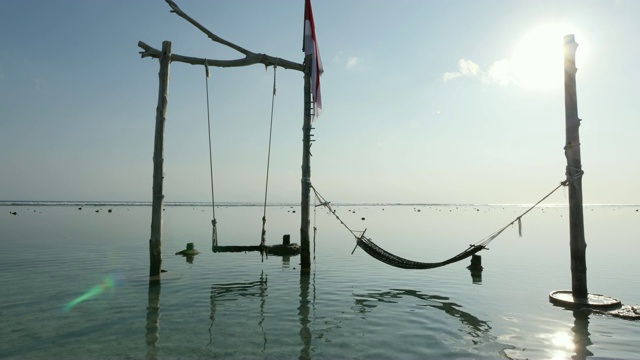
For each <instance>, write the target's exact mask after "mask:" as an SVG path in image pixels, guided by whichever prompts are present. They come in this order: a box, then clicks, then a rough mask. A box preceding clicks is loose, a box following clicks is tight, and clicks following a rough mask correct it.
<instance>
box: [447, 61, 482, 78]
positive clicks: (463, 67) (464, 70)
mask: <svg viewBox="0 0 640 360" xmlns="http://www.w3.org/2000/svg"><path fill="white" fill-rule="evenodd" d="M479 73H480V66H478V64H476V63H474V62H473V61H471V60H467V59H460V60H458V71H455V72H446V73H444V75H443V76H442V79H443V80H444V81H449V80H453V79H456V78H459V77H461V76H471V77H473V76H477V75H478V74H479Z"/></svg>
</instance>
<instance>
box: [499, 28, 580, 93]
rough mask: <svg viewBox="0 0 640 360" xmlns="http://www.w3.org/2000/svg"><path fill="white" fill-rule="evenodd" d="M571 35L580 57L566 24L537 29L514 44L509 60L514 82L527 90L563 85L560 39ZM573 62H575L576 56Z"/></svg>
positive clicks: (571, 30) (574, 30)
mask: <svg viewBox="0 0 640 360" xmlns="http://www.w3.org/2000/svg"><path fill="white" fill-rule="evenodd" d="M568 34H575V35H576V41H577V42H579V45H580V46H579V47H578V49H579V50H578V54H580V56H582V55H583V52H582V51H580V50H583V44H582V43H580V41H581V38H580V35H579V34H576V29H575V28H574V27H573V26H571V25H569V24H561V23H555V24H544V25H539V26H537V27H535V28H534V29H532V30H531V31H529V32H528V33H526V34H525V35H524V36H523V37H522V38H521V39H520V41H519V42H518V43H517V44H516V46H515V49H514V51H513V56H512V59H511V63H512V72H513V77H514V79H513V80H514V81H515V83H516V84H518V85H519V86H521V87H523V88H526V89H531V90H542V91H545V90H552V89H556V88H559V87H562V85H563V71H564V60H563V57H564V55H563V47H562V45H563V38H564V36H565V35H568ZM576 58H579V56H578V55H576Z"/></svg>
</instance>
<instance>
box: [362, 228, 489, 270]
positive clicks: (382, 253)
mask: <svg viewBox="0 0 640 360" xmlns="http://www.w3.org/2000/svg"><path fill="white" fill-rule="evenodd" d="M357 243H358V246H359V247H360V248H361V249H362V250H364V251H365V252H366V253H367V254H369V255H371V257H373V258H375V259H377V260H379V261H381V262H383V263H385V264H387V265H391V266H395V267H397V268H401V269H418V270H420V269H423V270H424V269H435V268H438V267H441V266H445V265H449V264H453V263H455V262H458V261H460V260H464V259H466V258H468V257H470V256H471V255H473V254H476V253H477V252H479V251H482V250H484V249H485V248H486V247H485V246H484V245H470V246H469V248H468V249H467V250H465V251H463V252H461V253H459V254H458V255H456V256H454V257H452V258H450V259H447V260H444V261H441V262H436V263H425V262H418V261H413V260H408V259H405V258H401V257H400V256H397V255H394V254H392V253H390V252H388V251H386V250H385V249H383V248H381V247H380V246H378V245H376V244H375V243H374V242H373V241H371V239H369V238H367V237H365V236H360V237H359V238H358V239H357Z"/></svg>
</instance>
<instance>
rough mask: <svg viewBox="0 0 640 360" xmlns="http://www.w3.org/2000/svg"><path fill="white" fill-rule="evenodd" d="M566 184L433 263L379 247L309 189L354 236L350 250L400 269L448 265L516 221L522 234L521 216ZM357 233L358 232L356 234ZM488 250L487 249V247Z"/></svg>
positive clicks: (563, 183) (565, 183) (321, 204)
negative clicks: (465, 245) (448, 256)
mask: <svg viewBox="0 0 640 360" xmlns="http://www.w3.org/2000/svg"><path fill="white" fill-rule="evenodd" d="M567 185H568V181H567V180H565V181H563V182H561V183H560V185H558V186H557V187H556V188H555V189H553V190H552V191H551V192H550V193H548V194H547V195H545V196H544V197H543V198H542V199H540V200H539V201H538V202H537V203H535V204H534V205H533V206H531V207H530V208H529V209H527V210H526V211H525V212H523V213H522V214H521V215H520V216H518V217H516V218H515V219H514V220H513V221H511V222H510V223H508V224H507V225H505V226H504V227H502V228H500V229H499V230H498V231H496V232H494V233H492V234H491V235H489V236H487V237H485V238H484V239H482V240H480V241H478V242H477V243H475V244H471V245H469V247H468V248H467V249H466V250H464V251H462V252H460V253H459V254H457V255H455V256H453V257H451V258H449V259H447V260H444V261H441V262H435V263H427V262H418V261H413V260H409V259H405V258H402V257H400V256H397V255H394V254H392V253H390V252H388V251H386V250H385V249H383V248H381V247H380V246H378V245H377V244H375V243H374V242H373V241H372V240H371V239H370V238H368V237H366V236H365V235H364V233H365V232H366V231H367V230H366V229H365V230H364V231H361V232H360V231H354V230H352V229H351V228H349V226H348V225H347V224H346V223H345V222H344V221H342V219H340V217H339V216H338V214H336V211H335V210H334V209H332V208H331V203H330V202H328V201H326V200H325V199H324V197H322V195H320V193H318V191H317V190H316V189H315V188H314V187H313V186H311V189H313V192H314V193H315V194H316V197H317V198H318V199H319V200H320V204H319V205H318V206H325V207H326V208H327V209H329V212H331V214H333V216H335V218H336V219H338V221H340V223H341V224H342V225H343V226H344V227H345V228H347V230H349V232H351V234H352V235H353V236H354V237H355V239H356V246H355V247H354V249H353V251H352V252H351V253H352V254H353V252H354V251H355V250H356V248H357V247H360V248H361V249H362V250H364V251H365V252H366V253H367V254H369V255H370V256H371V257H373V258H375V259H377V260H379V261H381V262H383V263H385V264H387V265H391V266H394V267H397V268H401V269H435V268H438V267H441V266H445V265H449V264H453V263H455V262H458V261H461V260H464V259H466V258H468V257H470V256H472V255H474V254H476V253H478V252H480V251H482V250H485V249H487V245H489V243H490V242H491V241H493V240H494V239H495V238H497V237H498V236H499V235H500V234H502V232H503V231H505V230H506V229H507V228H509V227H510V226H512V225H513V224H514V223H516V222H518V230H519V231H518V232H519V235H520V236H522V222H521V221H522V217H523V216H525V215H526V214H527V213H529V212H530V211H531V210H533V209H534V208H535V207H536V206H538V205H539V204H540V203H541V202H543V201H544V200H546V199H547V198H548V197H549V196H551V194H553V193H554V192H556V190H558V189H559V188H560V187H562V186H567ZM357 233H359V234H357ZM487 250H488V249H487Z"/></svg>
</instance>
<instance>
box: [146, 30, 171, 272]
mask: <svg viewBox="0 0 640 360" xmlns="http://www.w3.org/2000/svg"><path fill="white" fill-rule="evenodd" d="M170 63H171V42H170V41H164V42H162V55H161V56H160V72H159V73H158V77H159V78H160V84H159V87H158V107H157V108H156V132H155V140H154V144H153V195H152V196H153V203H152V205H151V238H150V239H149V260H150V261H149V277H150V280H151V281H153V282H156V281H160V271H161V267H162V204H163V200H164V195H163V194H162V180H163V177H164V175H163V168H162V165H163V161H164V160H163V158H162V153H163V148H164V126H165V123H166V121H167V101H168V94H169V64H170Z"/></svg>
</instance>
